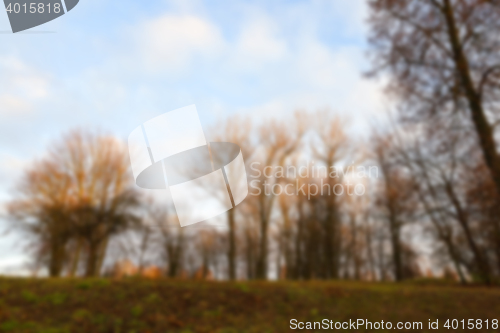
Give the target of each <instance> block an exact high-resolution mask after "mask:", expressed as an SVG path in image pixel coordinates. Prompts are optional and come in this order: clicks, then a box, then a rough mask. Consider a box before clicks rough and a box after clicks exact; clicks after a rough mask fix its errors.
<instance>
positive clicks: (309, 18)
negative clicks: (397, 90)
mask: <svg viewBox="0 0 500 333" xmlns="http://www.w3.org/2000/svg"><path fill="white" fill-rule="evenodd" d="M366 9H367V8H366V4H365V1H364V0H349V1H346V0H315V1H299V0H290V1H284V0H275V1H225V0H210V1H198V0H172V1H170V0H158V1H153V0H152V1H129V0H120V1H118V0H80V3H79V4H78V5H77V6H76V7H75V8H74V9H73V10H72V11H71V12H69V13H67V14H66V15H63V16H62V17H60V18H58V19H56V20H54V21H52V22H49V23H47V24H45V25H42V26H39V27H35V28H33V29H31V30H29V31H27V32H25V33H18V34H9V33H5V32H7V31H9V30H10V26H9V22H8V18H7V14H6V13H5V12H0V31H1V32H3V33H0V39H1V40H2V41H1V42H0V119H1V122H0V161H1V162H0V202H3V201H5V200H8V198H9V189H10V188H12V187H13V185H14V183H15V180H16V179H17V178H18V177H19V175H20V172H21V170H22V168H24V167H25V166H26V165H28V164H29V163H30V161H31V160H33V158H36V157H37V156H41V155H42V154H43V152H44V151H45V149H46V147H47V145H48V144H49V143H50V142H51V141H53V140H54V139H57V138H58V137H59V136H60V135H61V133H62V132H64V131H67V130H68V129H71V128H75V127H92V128H94V127H95V128H100V129H102V130H106V131H110V132H112V133H114V134H116V135H118V136H120V137H123V138H126V136H127V135H128V133H129V132H130V131H131V130H132V129H133V128H135V127H136V126H137V125H138V124H140V123H142V122H144V121H146V120H148V119H150V118H152V117H154V116H156V115H159V114H161V113H164V112H167V111H170V110H173V109H176V108H179V107H182V106H186V105H190V104H196V105H197V108H198V112H199V114H200V117H201V121H202V125H203V126H204V127H205V131H206V134H207V137H208V138H210V133H207V131H208V129H209V128H210V125H212V124H213V123H215V122H216V121H217V120H218V119H222V118H224V117H227V116H228V115H232V114H242V115H249V116H251V117H253V118H256V119H259V120H260V121H266V119H268V118H269V117H277V118H282V119H285V118H286V117H287V115H288V114H291V113H292V112H293V111H294V110H296V109H305V110H308V111H317V110H319V109H325V108H328V109H330V110H331V111H332V112H336V113H339V114H341V115H343V116H346V117H348V118H349V119H350V123H351V125H352V128H353V132H354V133H358V134H363V133H364V132H366V131H367V130H368V129H369V126H370V120H373V119H374V118H376V117H378V116H380V115H381V114H383V113H384V111H385V109H386V107H385V102H384V98H383V97H382V93H381V90H380V83H379V82H375V81H371V80H367V79H364V78H363V77H362V72H363V70H365V69H366V68H367V60H366V58H365V51H366V37H365V36H366V29H367V28H366V25H365V17H366ZM21 244H22V242H20V241H19V240H18V239H16V237H15V236H14V235H9V236H7V237H3V238H0V272H2V271H8V270H9V269H10V268H9V267H11V265H13V264H16V263H20V262H21V261H22V260H24V259H23V258H24V257H23V256H22V246H21Z"/></svg>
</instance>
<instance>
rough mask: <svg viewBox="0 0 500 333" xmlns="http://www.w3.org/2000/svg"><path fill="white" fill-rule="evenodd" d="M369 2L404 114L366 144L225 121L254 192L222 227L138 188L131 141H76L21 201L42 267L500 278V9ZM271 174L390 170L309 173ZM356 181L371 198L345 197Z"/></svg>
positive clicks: (377, 60)
mask: <svg viewBox="0 0 500 333" xmlns="http://www.w3.org/2000/svg"><path fill="white" fill-rule="evenodd" d="M368 3H369V8H370V12H369V14H370V16H369V21H368V22H369V26H370V32H369V51H370V52H369V57H370V59H371V61H372V69H371V71H370V72H369V73H368V75H369V76H374V77H376V76H380V77H383V78H384V79H386V81H387V82H388V83H387V86H386V92H387V95H388V96H389V97H390V99H391V101H392V105H393V110H390V111H388V112H387V115H388V116H387V121H385V122H383V123H381V124H378V125H377V126H373V130H372V132H371V133H370V134H369V135H367V137H368V138H367V139H363V140H356V139H355V138H354V137H353V135H352V134H350V132H349V131H348V130H346V129H347V128H348V123H347V122H346V121H345V120H344V119H341V118H340V117H338V116H336V115H335V114H334V113H333V112H328V111H323V112H317V113H307V112H296V113H295V114H293V115H291V116H290V117H289V118H288V119H286V120H266V121H265V122H262V123H253V122H252V119H250V118H242V117H232V118H229V119H226V120H225V121H223V122H221V123H219V124H217V125H216V126H215V127H214V128H213V129H212V133H214V134H215V135H214V136H215V137H214V139H215V141H228V142H233V143H236V144H238V145H239V146H240V147H241V149H242V153H243V156H244V159H245V163H246V168H247V173H248V174H249V175H250V176H249V179H248V180H249V184H250V185H251V186H250V193H251V194H250V195H249V196H248V197H247V199H245V201H244V202H243V203H242V204H240V205H239V206H237V207H236V208H234V209H232V210H230V211H228V212H227V213H226V214H225V216H223V217H222V218H220V219H222V220H223V221H224V227H222V228H220V227H210V226H208V225H205V226H204V227H187V228H180V227H178V223H177V221H176V217H175V213H174V210H173V208H172V207H168V206H167V205H165V206H162V205H158V204H156V203H153V202H151V201H149V200H148V199H147V197H145V196H144V195H143V194H141V193H139V192H138V191H137V189H136V188H135V187H134V184H133V178H132V177H131V175H130V171H129V160H128V154H127V151H126V146H125V145H124V143H123V142H121V141H120V140H118V139H116V138H114V137H112V136H109V135H102V134H98V133H93V132H89V131H82V130H79V131H78V130H77V131H73V132H70V133H69V134H67V135H66V136H64V137H63V138H62V139H61V140H60V141H58V142H57V143H55V144H54V146H53V148H52V149H51V150H50V151H49V152H48V153H47V154H46V155H45V157H44V158H42V159H41V160H39V161H37V162H35V163H34V164H32V167H31V168H30V169H29V170H27V171H26V172H25V174H24V177H23V179H22V180H21V181H20V182H19V183H18V186H17V191H16V193H15V195H14V197H13V199H12V201H11V202H10V204H9V212H10V217H11V219H12V220H13V221H15V224H14V225H15V226H18V227H20V228H21V230H22V231H23V232H25V233H26V234H27V235H29V236H30V237H31V239H32V242H31V243H30V244H32V245H31V247H30V251H31V253H33V259H34V261H35V262H37V263H39V264H40V265H42V266H44V267H46V269H47V271H48V272H49V274H50V275H51V276H60V275H69V276H75V275H78V274H80V275H85V276H96V275H99V274H103V273H104V271H105V270H106V262H107V261H106V259H107V260H108V262H109V261H110V260H111V261H112V259H113V258H115V259H116V258H119V257H124V256H127V257H133V258H135V260H136V262H137V264H138V265H139V266H140V267H142V266H144V265H146V264H152V263H154V264H157V265H159V266H160V267H163V268H164V272H165V275H167V276H170V277H175V276H179V275H181V274H183V272H187V273H188V274H194V272H196V271H200V270H201V272H203V274H204V275H206V274H208V272H213V274H214V275H215V276H216V277H218V278H221V279H231V280H232V279H240V278H242V279H269V278H278V279H340V278H344V279H359V280H393V281H401V280H404V279H409V278H415V277H421V276H424V275H431V274H445V275H447V276H453V277H454V278H456V279H458V280H459V281H461V282H462V283H467V282H469V281H479V282H483V283H488V284H489V283H495V282H496V281H498V277H499V275H500V220H499V214H498V213H499V212H498V209H499V207H500V204H499V203H500V202H499V199H500V195H499V193H500V156H499V154H498V147H497V145H498V140H497V133H496V127H497V124H498V122H499V118H498V108H499V104H498V101H499V100H500V99H499V97H500V96H499V90H500V56H499V54H500V53H499V51H500V34H498V32H499V31H500V30H499V28H500V27H499V25H500V19H499V18H500V7H499V3H498V2H497V1H485V0H398V1H392V0H370V1H368ZM269 166H272V167H274V168H276V167H282V168H283V169H286V168H287V167H291V166H293V167H295V168H296V169H298V168H306V169H312V168H313V167H314V166H316V167H318V166H321V167H323V168H325V169H326V170H330V168H340V169H342V168H344V169H345V168H346V167H348V166H353V170H356V169H357V168H360V167H369V166H376V167H377V170H378V173H377V176H376V177H365V178H360V177H356V173H355V172H351V173H343V174H341V175H340V176H337V177H331V176H329V175H328V174H326V175H319V176H318V175H313V174H314V173H312V176H311V174H310V175H309V176H307V177H301V176H297V175H293V176H292V175H288V174H286V173H285V174H284V175H276V174H273V173H271V174H270V173H266V172H264V171H265V170H264V169H265V168H266V167H269ZM254 170H259V171H260V172H258V173H252V171H254ZM352 182H354V183H355V184H360V185H362V186H363V189H365V191H364V192H363V193H362V194H361V195H358V194H355V195H349V194H348V193H346V191H343V192H342V193H340V194H338V193H332V191H331V189H332V188H338V187H339V186H344V188H345V186H346V185H347V184H349V183H352ZM286 186H289V187H288V188H294V189H296V188H297V187H299V188H304V189H305V190H303V191H296V192H294V193H293V195H288V194H287V193H286V192H285V191H283V189H284V188H287V187H286ZM320 188H326V189H330V191H329V192H328V193H323V192H320V191H318V189H320ZM257 189H258V190H259V191H256V190H257ZM269 189H271V191H269ZM272 189H281V191H278V190H275V191H273V190H272ZM425 270H427V271H425Z"/></svg>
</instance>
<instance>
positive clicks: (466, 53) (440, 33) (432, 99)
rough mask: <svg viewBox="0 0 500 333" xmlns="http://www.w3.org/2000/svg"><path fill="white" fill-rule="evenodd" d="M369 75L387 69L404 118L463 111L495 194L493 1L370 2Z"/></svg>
mask: <svg viewBox="0 0 500 333" xmlns="http://www.w3.org/2000/svg"><path fill="white" fill-rule="evenodd" d="M369 5H370V19H369V22H370V25H371V35H370V44H371V47H372V51H373V53H372V54H373V55H374V71H373V73H389V79H390V81H389V82H390V83H389V85H388V88H389V91H390V92H391V93H393V94H394V95H395V96H397V97H398V99H399V101H400V103H401V104H404V105H405V106H406V107H405V108H404V114H403V116H404V118H406V119H415V118H422V117H428V116H429V115H432V114H436V113H441V114H448V115H449V114H452V113H456V112H463V111H465V112H467V113H468V115H469V117H470V118H469V119H470V121H471V123H472V124H473V126H474V129H475V134H476V138H477V141H478V144H479V147H480V149H481V151H482V155H483V157H484V160H485V164H486V166H487V168H488V170H489V173H490V175H491V177H492V179H493V182H494V184H495V187H496V190H497V193H500V156H499V154H498V146H497V145H498V144H497V142H496V141H495V130H496V128H495V127H496V125H497V124H498V121H499V114H498V110H499V105H500V104H499V103H498V101H499V97H500V34H498V31H500V3H499V2H498V1H494V0H492V1H486V0H370V1H369Z"/></svg>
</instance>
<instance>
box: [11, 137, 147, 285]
mask: <svg viewBox="0 0 500 333" xmlns="http://www.w3.org/2000/svg"><path fill="white" fill-rule="evenodd" d="M129 165H130V163H129V161H128V154H127V153H126V147H125V146H124V145H123V144H122V143H121V142H119V141H118V140H116V139H115V138H113V137H110V136H103V135H97V134H93V133H90V132H88V131H82V130H75V131H72V132H70V133H69V134H67V135H65V136H64V137H63V138H62V140H60V141H58V142H56V143H55V144H54V145H53V147H52V148H51V149H50V150H49V153H48V154H47V155H46V156H45V157H44V158H42V159H41V160H40V161H38V162H35V163H34V164H33V165H32V167H31V168H30V169H28V170H27V171H26V172H25V175H24V177H23V179H22V181H21V182H20V184H19V185H18V187H17V192H16V193H17V195H16V197H15V198H14V199H13V201H12V202H11V203H10V205H9V207H10V209H9V211H10V213H11V216H13V217H14V218H15V219H16V220H18V221H19V220H20V221H23V222H25V223H26V225H27V226H28V228H29V230H30V231H31V232H32V234H34V235H35V237H36V238H37V239H38V240H39V242H40V243H41V244H43V247H46V248H48V249H50V250H49V265H48V266H49V273H50V275H51V276H58V275H60V274H61V271H62V268H63V264H64V262H65V260H66V259H68V253H67V246H68V243H69V242H70V241H77V242H80V241H83V242H85V245H86V247H85V249H86V250H87V251H86V265H85V266H86V272H85V275H86V276H94V275H97V274H98V273H99V271H100V267H101V265H102V262H103V259H104V256H105V253H106V248H107V244H108V241H109V238H110V237H111V236H113V235H114V234H117V233H119V232H121V231H122V230H125V229H126V228H128V227H129V226H131V225H132V224H134V223H136V222H138V219H137V218H136V216H135V215H134V213H133V211H134V209H136V208H137V207H138V205H139V200H138V196H137V194H136V193H135V192H134V191H133V190H132V189H131V185H132V184H133V183H132V177H131V176H130V175H129V171H128V170H129ZM81 250H82V247H81V246H77V247H76V251H78V252H79V251H81ZM73 258H79V254H75V255H74V256H73ZM74 265H75V263H73V264H72V265H71V266H74Z"/></svg>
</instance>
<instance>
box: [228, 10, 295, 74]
mask: <svg viewBox="0 0 500 333" xmlns="http://www.w3.org/2000/svg"><path fill="white" fill-rule="evenodd" d="M286 53H287V46H286V41H285V40H284V39H283V38H279V37H278V29H277V27H276V24H275V23H274V22H273V21H272V20H270V19H269V18H268V17H265V16H263V15H261V16H258V17H253V18H252V19H251V20H250V21H249V22H248V23H247V24H246V25H245V26H244V27H243V29H242V32H241V34H240V35H239V37H238V40H237V42H236V45H235V57H236V58H238V60H240V61H242V62H244V63H246V64H247V63H259V62H268V61H277V60H280V59H282V58H283V57H285V56H286ZM252 67H253V66H252Z"/></svg>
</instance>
